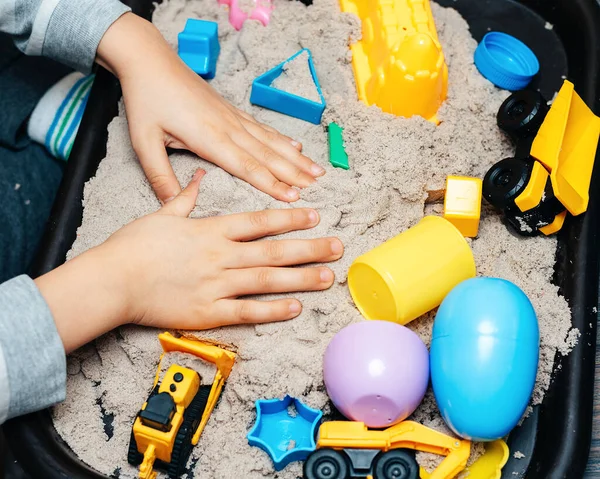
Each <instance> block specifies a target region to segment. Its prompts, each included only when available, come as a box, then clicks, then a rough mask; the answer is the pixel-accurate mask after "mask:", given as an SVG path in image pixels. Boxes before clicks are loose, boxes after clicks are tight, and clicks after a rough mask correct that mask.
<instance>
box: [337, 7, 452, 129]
mask: <svg viewBox="0 0 600 479" xmlns="http://www.w3.org/2000/svg"><path fill="white" fill-rule="evenodd" d="M340 4H341V8H342V11H344V12H349V13H353V14H355V15H356V16H358V17H359V18H360V19H361V21H362V39H361V40H360V41H358V42H356V43H354V44H352V46H351V49H352V66H353V67H354V78H355V80H356V87H357V89H358V98H359V99H360V100H362V101H363V102H365V103H366V104H367V105H377V106H378V107H380V108H381V109H382V110H383V111H385V112H387V113H392V114H394V115H399V116H404V117H407V118H408V117H411V116H413V115H420V116H422V117H423V118H426V119H428V120H430V121H433V122H435V123H437V122H438V121H437V118H436V114H437V111H438V109H439V107H440V105H441V104H442V103H443V101H444V100H445V99H446V94H447V89H448V67H447V66H446V62H445V60H444V54H443V53H442V47H441V45H440V42H439V40H438V36H437V32H436V29H435V23H434V21H433V16H432V14H431V6H430V5H429V0H340Z"/></svg>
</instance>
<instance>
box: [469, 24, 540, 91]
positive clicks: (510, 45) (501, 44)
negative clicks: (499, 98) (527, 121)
mask: <svg viewBox="0 0 600 479" xmlns="http://www.w3.org/2000/svg"><path fill="white" fill-rule="evenodd" d="M475 66H476V67H477V69H478V70H479V72H480V73H481V74H482V75H483V76H484V77H485V78H487V79H488V80H489V81H491V82H492V83H493V84H494V85H496V86H497V87H499V88H503V89H505V90H510V91H517V90H522V89H523V88H525V87H526V86H527V85H529V83H530V82H531V79H532V78H533V77H534V76H535V75H536V74H537V72H538V71H539V70H540V63H539V62H538V59H537V57H536V56H535V54H534V53H533V52H532V51H531V49H530V48H529V47H528V46H527V45H525V44H524V43H523V42H522V41H520V40H517V39H516V38H515V37H512V36H510V35H507V34H506V33H500V32H490V33H488V34H487V35H486V36H485V37H483V40H481V43H480V44H479V45H478V46H477V49H476V50H475Z"/></svg>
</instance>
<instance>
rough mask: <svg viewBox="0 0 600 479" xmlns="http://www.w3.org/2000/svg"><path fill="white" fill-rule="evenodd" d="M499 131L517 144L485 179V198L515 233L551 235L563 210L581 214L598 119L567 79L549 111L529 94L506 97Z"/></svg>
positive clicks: (599, 129)
mask: <svg viewBox="0 0 600 479" xmlns="http://www.w3.org/2000/svg"><path fill="white" fill-rule="evenodd" d="M497 120H498V126H499V127H500V128H501V129H503V130H504V131H505V132H506V133H508V134H509V135H510V136H511V138H512V139H513V140H514V141H515V142H516V144H517V151H516V154H515V157H514V158H507V159H505V160H502V161H500V162H498V163H496V164H495V165H494V166H493V167H492V168H491V169H490V170H489V171H488V172H487V174H486V175H485V178H484V180H483V196H484V197H485V199H486V200H488V201H489V202H490V203H491V204H492V205H493V206H495V207H496V208H498V209H500V210H502V211H503V213H504V215H505V218H506V220H507V222H508V224H509V225H510V226H512V227H513V228H514V229H515V230H516V231H517V232H518V233H520V234H522V235H525V236H533V235H536V234H539V233H540V232H541V233H543V234H545V235H549V234H552V233H555V232H556V231H558V230H560V229H561V228H562V226H563V223H564V221H565V217H566V214H567V211H568V212H569V213H571V214H572V215H573V216H577V215H580V214H581V213H583V212H585V211H586V209H587V205H588V200H589V188H590V180H591V177H592V170H593V167H594V159H595V156H596V148H597V146H598V137H599V135H600V118H598V117H597V116H596V115H594V114H593V113H592V111H591V110H590V109H589V108H588V107H587V105H586V104H585V103H584V102H583V100H582V99H581V98H580V97H579V95H578V94H577V93H576V92H575V89H574V86H573V84H572V83H571V82H569V81H567V80H565V82H564V84H563V86H562V88H561V89H560V91H559V92H558V95H557V97H556V98H555V100H554V102H553V103H552V106H551V107H550V109H549V110H548V106H547V103H546V100H544V98H543V97H542V95H541V94H540V93H539V92H537V91H533V90H521V91H518V92H516V93H513V94H512V95H511V96H510V97H508V98H507V99H506V100H505V101H504V103H503V104H502V106H501V107H500V110H499V112H498V118H497Z"/></svg>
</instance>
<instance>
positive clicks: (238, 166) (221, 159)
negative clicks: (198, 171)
mask: <svg viewBox="0 0 600 479" xmlns="http://www.w3.org/2000/svg"><path fill="white" fill-rule="evenodd" d="M195 153H196V154H199V153H198V151H195ZM215 154H216V155H218V156H217V158H218V161H214V163H215V164H217V165H218V166H220V167H221V168H223V169H224V170H226V171H227V172H229V173H231V174H232V175H234V176H237V177H238V178H240V179H242V180H244V181H246V182H248V183H250V184H251V185H252V186H254V187H255V188H258V189H259V190H260V191H262V192H263V193H266V194H268V195H271V196H272V197H273V198H275V199H277V200H280V201H286V202H292V201H297V200H298V199H299V198H300V195H299V193H298V191H297V190H295V189H294V188H292V187H291V186H289V184H286V183H283V182H282V181H280V180H279V179H278V178H276V177H275V176H274V175H273V173H271V171H269V169H268V168H267V167H266V166H265V165H264V164H261V162H260V161H258V160H257V159H256V158H254V157H253V156H252V154H251V153H249V152H247V151H246V150H244V149H243V148H240V147H239V146H238V145H236V144H235V143H234V142H233V141H232V140H231V139H229V141H228V142H227V143H222V144H219V145H215ZM200 156H202V155H200ZM211 161H212V160H211Z"/></svg>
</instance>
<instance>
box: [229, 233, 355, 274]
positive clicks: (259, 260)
mask: <svg viewBox="0 0 600 479" xmlns="http://www.w3.org/2000/svg"><path fill="white" fill-rule="evenodd" d="M234 247H235V248H236V250H237V251H234V253H233V254H232V255H231V259H230V261H229V263H230V264H231V266H229V267H231V268H254V267H258V266H293V265H297V264H309V263H326V262H329V261H335V260H337V259H338V258H340V256H342V253H343V251H344V247H343V245H342V242H341V241H340V240H339V239H337V238H318V239H311V240H265V241H255V242H252V243H240V244H235V245H234Z"/></svg>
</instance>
